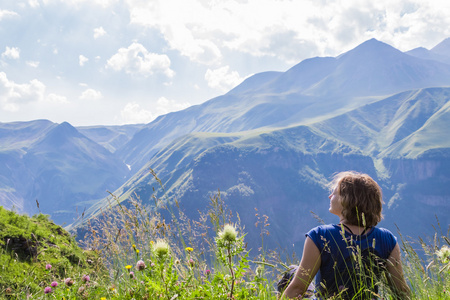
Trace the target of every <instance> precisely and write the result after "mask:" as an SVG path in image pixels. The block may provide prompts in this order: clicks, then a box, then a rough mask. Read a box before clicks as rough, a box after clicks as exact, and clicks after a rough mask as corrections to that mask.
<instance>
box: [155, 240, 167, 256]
mask: <svg viewBox="0 0 450 300" xmlns="http://www.w3.org/2000/svg"><path fill="white" fill-rule="evenodd" d="M153 252H154V253H155V255H156V257H158V258H159V259H163V258H165V257H166V255H167V254H169V245H168V244H167V242H165V241H164V240H158V241H157V242H156V243H155V244H154V245H153Z"/></svg>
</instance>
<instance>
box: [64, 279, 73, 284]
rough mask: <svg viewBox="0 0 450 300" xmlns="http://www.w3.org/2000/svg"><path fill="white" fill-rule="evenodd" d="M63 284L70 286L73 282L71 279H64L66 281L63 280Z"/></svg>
mask: <svg viewBox="0 0 450 300" xmlns="http://www.w3.org/2000/svg"><path fill="white" fill-rule="evenodd" d="M64 284H65V285H67V286H72V285H73V280H72V279H71V278H66V279H64Z"/></svg>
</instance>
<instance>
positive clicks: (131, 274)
mask: <svg viewBox="0 0 450 300" xmlns="http://www.w3.org/2000/svg"><path fill="white" fill-rule="evenodd" d="M130 278H131V279H133V278H134V272H133V271H131V272H130Z"/></svg>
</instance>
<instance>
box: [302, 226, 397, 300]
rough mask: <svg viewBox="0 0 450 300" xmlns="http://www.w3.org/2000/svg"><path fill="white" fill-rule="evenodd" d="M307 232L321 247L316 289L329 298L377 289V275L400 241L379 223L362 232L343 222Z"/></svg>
mask: <svg viewBox="0 0 450 300" xmlns="http://www.w3.org/2000/svg"><path fill="white" fill-rule="evenodd" d="M307 236H308V237H309V238H311V240H312V241H313V242H314V244H315V245H316V246H317V248H318V249H319V251H320V257H321V266H320V268H319V271H318V273H317V276H316V289H317V292H318V296H319V297H325V298H328V297H330V296H332V295H336V294H339V293H341V296H342V298H343V299H346V298H348V299H351V298H352V297H353V296H355V295H357V294H358V295H361V296H363V294H371V293H372V292H374V293H376V292H377V286H378V279H377V278H378V277H379V274H380V272H381V271H382V270H383V269H384V263H385V261H386V260H387V259H388V258H389V255H390V253H391V252H392V250H393V249H394V247H395V245H396V243H397V241H396V238H395V236H394V235H393V234H392V233H391V232H390V231H389V230H386V229H384V228H377V227H372V228H371V229H369V230H368V232H367V233H366V234H364V235H361V236H359V235H354V234H352V233H349V232H348V231H346V230H344V229H343V227H341V226H340V225H322V226H318V227H315V228H313V229H311V230H310V231H309V232H308V233H307ZM357 299H366V298H365V297H362V298H361V297H357Z"/></svg>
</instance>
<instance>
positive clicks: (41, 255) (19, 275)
mask: <svg viewBox="0 0 450 300" xmlns="http://www.w3.org/2000/svg"><path fill="white" fill-rule="evenodd" d="M96 260H98V257H97V255H96V253H95V252H93V251H83V250H82V249H81V248H80V247H79V246H78V245H77V243H76V242H75V240H74V238H73V237H72V236H70V235H69V234H68V233H67V232H66V231H65V230H64V229H63V228H62V227H61V226H58V225H55V224H54V223H53V222H52V221H51V220H49V217H48V216H46V215H42V214H39V215H35V216H33V217H28V216H25V215H18V214H16V213H15V212H13V211H8V210H6V209H4V208H3V207H1V206H0V295H4V294H8V295H9V296H10V297H18V298H19V299H21V298H26V297H27V295H28V296H30V295H34V294H39V293H40V292H42V290H43V287H45V286H46V285H50V283H51V282H53V281H57V282H58V281H61V280H63V279H64V278H65V277H66V276H67V274H89V273H92V272H101V269H99V268H98V267H99V266H98V265H96V264H95V263H94V262H95V261H96ZM47 265H50V266H51V268H50V267H48V269H47V268H46V266H47Z"/></svg>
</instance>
